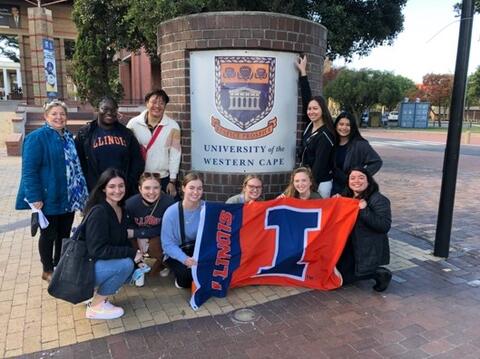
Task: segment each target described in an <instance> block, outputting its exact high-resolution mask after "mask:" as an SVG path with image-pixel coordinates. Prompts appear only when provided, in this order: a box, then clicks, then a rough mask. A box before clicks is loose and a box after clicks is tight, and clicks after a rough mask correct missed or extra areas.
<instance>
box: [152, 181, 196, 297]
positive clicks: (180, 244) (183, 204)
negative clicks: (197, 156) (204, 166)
mask: <svg viewBox="0 0 480 359" xmlns="http://www.w3.org/2000/svg"><path fill="white" fill-rule="evenodd" d="M182 191H183V200H182V201H180V202H177V203H175V204H173V205H171V206H170V207H169V208H168V209H167V210H166V211H165V214H164V216H163V221H162V232H161V233H162V234H161V239H162V248H163V252H164V253H165V255H166V256H167V257H168V259H167V260H166V261H165V262H166V263H167V265H168V266H169V267H170V269H171V270H173V272H174V274H175V286H176V287H177V288H190V287H191V286H192V281H193V278H192V270H191V268H192V266H194V265H196V264H197V261H196V260H195V259H194V258H193V249H194V246H195V240H196V238H197V231H198V225H199V223H200V212H201V210H202V206H203V204H204V201H202V199H201V198H202V195H203V182H202V180H201V178H200V176H199V175H198V174H196V173H188V174H187V175H186V176H185V177H184V179H183V181H182Z"/></svg>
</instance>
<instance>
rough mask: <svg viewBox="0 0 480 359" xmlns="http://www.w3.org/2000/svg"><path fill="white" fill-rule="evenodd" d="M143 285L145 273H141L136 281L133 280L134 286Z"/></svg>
mask: <svg viewBox="0 0 480 359" xmlns="http://www.w3.org/2000/svg"><path fill="white" fill-rule="evenodd" d="M144 285H145V274H142V275H141V276H140V277H139V278H138V279H137V280H136V281H135V286H136V287H143V286H144Z"/></svg>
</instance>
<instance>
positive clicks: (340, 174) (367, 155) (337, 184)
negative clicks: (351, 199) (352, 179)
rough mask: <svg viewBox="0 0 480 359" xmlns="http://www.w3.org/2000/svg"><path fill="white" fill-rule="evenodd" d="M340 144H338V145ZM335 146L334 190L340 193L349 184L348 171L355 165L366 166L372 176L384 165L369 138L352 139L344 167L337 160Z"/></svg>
mask: <svg viewBox="0 0 480 359" xmlns="http://www.w3.org/2000/svg"><path fill="white" fill-rule="evenodd" d="M337 146H338V145H337ZM337 146H335V148H334V153H333V165H334V166H333V167H334V169H333V192H332V193H340V192H341V191H343V190H344V188H345V186H346V185H347V173H348V171H349V170H350V169H352V168H354V167H362V168H365V169H366V170H367V171H368V172H369V173H370V174H371V175H372V176H373V175H374V174H375V173H377V172H378V171H379V170H380V168H381V167H382V164H383V162H382V159H381V158H380V156H379V155H378V153H377V152H376V151H375V150H374V149H373V148H372V146H370V143H368V141H367V140H365V139H363V138H355V139H352V140H350V141H349V142H348V143H347V144H346V145H345V146H347V153H346V155H345V161H344V162H343V167H342V168H340V167H339V166H338V165H337V163H336V161H335V158H336V156H335V151H336V149H337V148H338V147H337Z"/></svg>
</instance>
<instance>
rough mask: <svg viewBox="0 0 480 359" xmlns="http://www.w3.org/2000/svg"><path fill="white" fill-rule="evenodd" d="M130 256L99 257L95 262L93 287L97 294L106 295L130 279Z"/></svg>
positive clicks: (131, 267) (131, 261) (111, 293)
mask: <svg viewBox="0 0 480 359" xmlns="http://www.w3.org/2000/svg"><path fill="white" fill-rule="evenodd" d="M133 267H134V265H133V260H132V259H131V258H120V259H106V260H105V259H99V260H97V261H96V262H95V287H96V288H97V294H98V295H103V296H108V295H113V294H115V293H117V291H118V290H119V289H120V288H121V287H122V286H123V285H124V284H125V283H126V282H128V281H129V280H130V277H131V276H132V273H133Z"/></svg>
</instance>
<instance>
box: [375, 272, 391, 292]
mask: <svg viewBox="0 0 480 359" xmlns="http://www.w3.org/2000/svg"><path fill="white" fill-rule="evenodd" d="M374 279H375V285H374V286H373V289H374V290H375V291H377V292H383V291H384V290H385V289H387V288H388V285H389V284H390V281H391V280H392V272H390V270H388V269H387V268H383V267H379V268H377V269H376V270H375V278H374Z"/></svg>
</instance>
